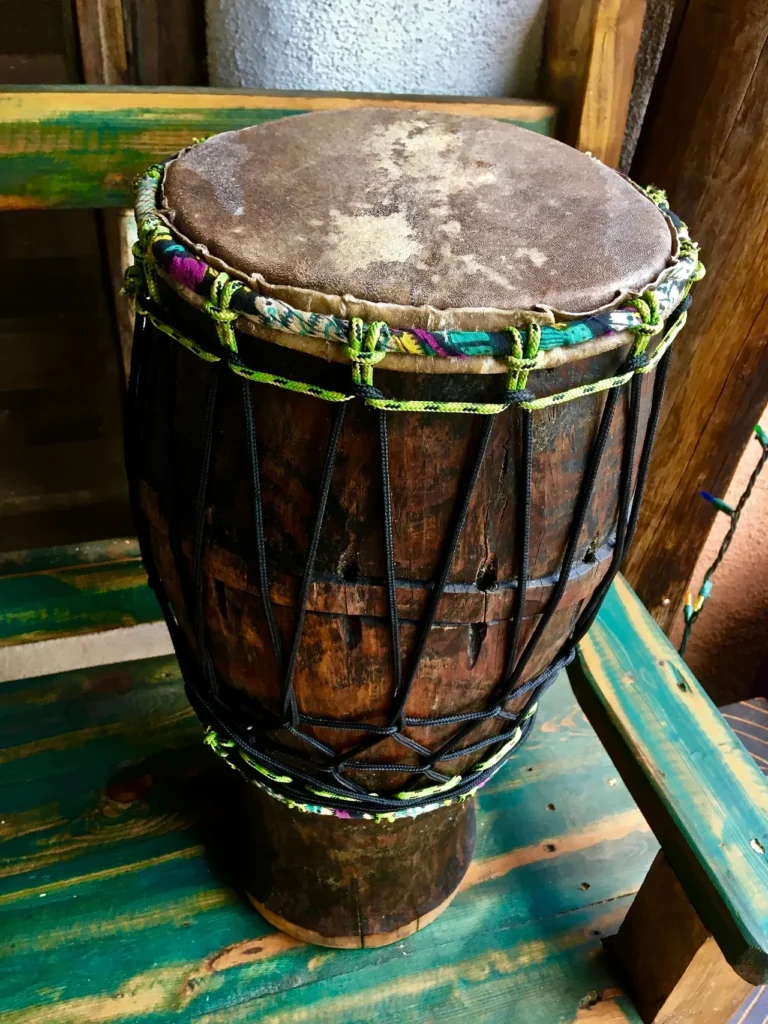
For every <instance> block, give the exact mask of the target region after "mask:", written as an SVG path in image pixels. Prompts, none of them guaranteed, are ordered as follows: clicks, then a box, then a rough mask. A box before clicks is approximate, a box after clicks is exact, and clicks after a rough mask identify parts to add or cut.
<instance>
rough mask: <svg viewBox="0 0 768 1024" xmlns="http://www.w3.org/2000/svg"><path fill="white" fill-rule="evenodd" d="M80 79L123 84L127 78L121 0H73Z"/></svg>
mask: <svg viewBox="0 0 768 1024" xmlns="http://www.w3.org/2000/svg"><path fill="white" fill-rule="evenodd" d="M75 11H76V15H77V17H76V21H77V32H78V38H79V40H80V59H81V62H82V67H83V81H85V82H89V83H96V82H99V83H101V84H103V85H126V84H127V83H128V82H129V81H130V74H129V70H128V50H127V47H126V39H125V27H124V23H123V3H122V0H75Z"/></svg>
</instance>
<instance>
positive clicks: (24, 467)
mask: <svg viewBox="0 0 768 1024" xmlns="http://www.w3.org/2000/svg"><path fill="white" fill-rule="evenodd" d="M79 80H80V67H79V63H78V54H77V44H76V34H75V30H74V26H73V22H72V9H71V6H70V3H69V0H40V2H37V3H34V4H29V3H23V2H18V0H9V2H6V3H3V4H0V81H2V82H5V83H19V84H28V83H31V82H35V83H40V82H50V83H56V84H59V85H63V84H66V83H73V82H78V81H79ZM2 187H3V186H2V181H1V180H0V191H2ZM104 283H105V281H104V276H103V263H102V260H101V257H100V254H99V232H98V225H97V221H96V218H95V216H94V214H93V213H92V212H90V211H82V210H56V211H33V212H30V211H25V210H22V211H13V212H7V211H6V212H2V213H0V551H9V550H14V549H16V548H24V547H31V546H50V545H52V544H65V543H69V542H73V541H78V540H86V539H89V540H95V539H99V538H102V537H110V536H115V535H119V534H121V533H125V532H127V531H128V530H131V529H132V527H131V523H130V517H129V514H128V503H127V496H126V489H125V478H124V473H123V467H122V456H121V434H122V422H121V415H120V390H119V389H120V382H119V378H118V373H117V367H116V363H115V353H114V348H113V337H112V321H111V312H110V307H109V302H108V299H107V296H106V292H105V288H104Z"/></svg>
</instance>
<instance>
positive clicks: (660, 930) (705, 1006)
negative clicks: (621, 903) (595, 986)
mask: <svg viewBox="0 0 768 1024" xmlns="http://www.w3.org/2000/svg"><path fill="white" fill-rule="evenodd" d="M605 946H606V948H607V950H608V952H609V954H610V956H611V959H612V960H613V961H614V963H615V964H616V966H617V968H618V970H619V972H620V975H621V977H622V980H623V981H624V982H625V983H626V985H627V988H628V990H629V993H630V995H631V996H632V1002H633V1003H634V1005H635V1008H636V1009H637V1010H638V1012H639V1013H640V1016H641V1017H642V1019H643V1021H644V1022H645V1024H685V1022H687V1021H696V1024H725V1021H728V1020H730V1019H731V1016H732V1015H733V1014H734V1013H735V1012H736V1010H738V1008H739V1007H740V1006H741V1004H742V1003H743V1002H744V999H745V998H746V997H747V995H748V994H749V992H750V990H751V988H752V986H751V985H750V984H749V982H748V981H744V979H743V978H740V977H739V975H738V974H737V973H736V972H735V971H734V970H733V968H732V967H731V966H730V965H729V964H728V963H727V961H726V959H725V957H724V956H723V954H722V953H721V952H720V948H719V947H718V945H717V943H716V942H715V940H714V938H713V937H712V936H711V935H710V933H709V932H708V931H707V929H706V928H705V927H704V925H703V924H702V923H701V921H700V919H699V916H698V914H697V913H696V911H695V910H694V909H693V906H692V905H691V901H690V900H689V899H688V897H687V896H686V895H685V892H684V891H683V887H682V886H681V885H680V883H679V881H678V880H677V878H676V877H675V875H674V872H673V871H672V869H671V868H670V866H669V864H668V863H667V861H666V858H665V857H664V854H663V853H658V854H657V855H656V859H655V860H654V862H653V864H652V865H651V870H650V871H649V872H648V876H647V878H646V879H645V881H644V882H643V884H642V885H641V886H640V890H639V892H638V893H637V896H635V899H634V901H633V903H632V906H631V907H630V908H629V912H628V913H627V916H626V917H625V918H624V920H623V921H622V923H621V926H620V928H619V931H618V933H617V934H616V935H615V936H613V937H612V938H610V939H606V940H605Z"/></svg>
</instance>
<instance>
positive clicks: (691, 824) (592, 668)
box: [571, 577, 768, 984]
mask: <svg viewBox="0 0 768 1024" xmlns="http://www.w3.org/2000/svg"><path fill="white" fill-rule="evenodd" d="M574 666H575V667H574V669H573V670H572V672H571V676H572V681H573V685H574V689H575V691H576V695H577V697H578V699H579V701H580V702H581V704H582V707H583V708H584V709H585V712H586V713H587V715H588V716H589V718H590V721H591V722H592V723H593V725H594V726H595V729H596V731H597V733H598V735H599V736H600V738H601V739H602V741H603V743H604V744H605V746H606V749H607V750H608V752H609V753H610V754H611V756H612V758H613V760H614V762H615V764H616V767H617V768H618V770H619V771H620V772H621V774H622V777H623V778H624V780H625V781H626V783H627V785H628V786H629V788H630V790H631V792H632V794H633V796H634V797H635V799H636V800H637V801H638V804H639V805H640V807H641V808H642V810H643V813H644V814H645V816H646V817H647V819H648V821H649V823H650V824H651V827H652V828H653V829H654V831H655V833H656V835H657V837H658V838H659V841H660V842H661V844H662V847H663V849H664V852H665V855H666V857H667V860H668V861H669V863H670V865H671V867H672V869H673V870H674V872H675V874H676V875H677V877H678V878H679V879H680V881H681V883H682V885H683V887H684V888H685V891H686V894H687V896H688V898H689V899H690V901H691V903H692V904H693V906H694V908H695V909H696V912H697V913H698V915H699V917H700V918H701V920H702V922H703V924H704V926H705V927H706V928H707V929H708V930H709V931H710V932H711V933H712V935H713V936H714V937H715V939H716V940H717V942H718V944H719V945H720V948H721V949H722V951H723V954H724V955H725V957H726V959H727V960H728V962H729V963H730V964H731V965H732V966H733V967H734V969H735V970H736V971H737V972H738V973H739V974H740V975H741V976H742V977H743V978H744V979H745V980H747V981H749V982H751V983H752V984H759V983H761V982H763V981H765V980H766V978H768V862H767V861H766V849H768V782H766V780H765V778H764V777H763V775H762V774H761V772H760V771H759V769H758V768H757V766H756V765H755V763H754V761H753V760H752V759H751V757H750V756H749V754H748V753H747V751H746V750H745V749H744V747H743V746H742V745H741V743H740V742H739V741H738V739H737V738H736V737H735V735H734V734H733V732H732V731H731V730H730V728H729V727H728V725H727V724H726V722H725V720H724V719H723V717H722V716H721V715H720V713H719V712H718V710H717V708H716V707H715V706H714V704H712V702H711V701H710V700H709V698H708V697H707V696H706V694H705V693H704V691H703V690H702V689H701V687H700V686H699V684H698V682H697V681H696V679H695V678H694V676H693V675H692V674H691V672H690V671H689V670H688V668H687V666H686V665H685V663H684V662H683V661H682V659H681V658H680V657H679V656H678V655H677V653H676V652H675V651H674V649H673V648H672V647H671V645H670V644H669V642H668V641H667V640H666V638H665V636H664V634H663V633H662V632H661V630H660V629H659V628H658V627H657V626H656V625H655V623H654V622H653V620H652V619H651V617H650V616H649V615H648V613H647V612H646V611H645V609H644V608H643V606H642V604H641V603H640V601H639V599H638V598H637V597H636V596H635V595H634V593H633V592H632V590H631V588H630V587H629V585H628V584H627V583H626V581H625V580H624V579H622V578H621V577H619V578H618V579H617V581H616V583H615V584H614V586H613V588H612V589H611V591H610V592H609V595H608V597H607V599H606V601H605V604H604V605H603V608H602V611H601V613H600V616H599V618H598V621H597V623H596V624H595V626H594V627H593V628H592V630H590V632H589V634H588V635H587V637H586V638H585V639H584V640H583V641H582V643H581V645H580V647H579V656H578V659H577V662H576V663H574Z"/></svg>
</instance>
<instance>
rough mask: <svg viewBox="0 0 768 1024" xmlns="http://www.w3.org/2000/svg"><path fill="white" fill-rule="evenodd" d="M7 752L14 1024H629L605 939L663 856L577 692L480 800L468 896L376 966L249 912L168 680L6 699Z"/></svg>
mask: <svg viewBox="0 0 768 1024" xmlns="http://www.w3.org/2000/svg"><path fill="white" fill-rule="evenodd" d="M0 736H1V739H2V748H3V751H2V755H1V756H0V784H1V785H2V794H3V795H2V815H0V821H1V822H2V824H0V837H1V838H2V840H3V843H2V847H0V1022H2V1024H85V1022H90V1021H93V1020H101V1021H104V1022H110V1021H113V1022H123V1021H125V1022H127V1021H130V1022H131V1024H192V1022H199V1021H203V1020H204V1021H206V1022H216V1024H225V1022H226V1024H251V1022H253V1021H255V1020H260V1021H261V1020H269V1021H276V1022H281V1024H288V1022H289V1021H290V1022H291V1024H295V1022H296V1021H313V1022H315V1021H317V1022H320V1024H347V1022H349V1021H352V1020H366V1021H381V1022H385V1021H392V1020H397V1021H402V1022H405V1024H417V1022H421V1021H424V1020H427V1019H434V1020H441V1019H442V1020H450V1021H451V1022H452V1024H453V1022H454V1021H457V1022H459V1024H475V1022H477V1021H478V1020H482V1021H483V1022H484V1024H509V1021H510V1012H511V1008H514V1013H515V1018H514V1019H520V1020H525V1021H526V1022H529V1024H552V1022H553V1021H564V1022H576V1021H578V1022H579V1024H585V1022H594V1021H598V1022H601V1024H607V1022H611V1024H619V1022H632V1024H638V1021H639V1018H638V1016H637V1014H636V1013H635V1011H634V1010H633V1008H632V1006H631V1003H630V1002H629V1000H628V999H627V998H626V996H625V995H624V994H623V993H622V991H621V988H620V985H619V983H618V982H617V980H616V978H615V976H614V975H613V974H612V973H611V970H610V967H609V964H608V961H607V959H606V958H605V956H604V955H603V954H602V952H601V949H600V940H601V937H602V936H603V935H605V934H609V933H611V932H612V931H615V930H616V928H617V927H618V925H619V923H620V921H621V919H622V918H623V916H624V913H625V911H626V908H627V905H628V902H629V899H630V897H629V896H627V894H628V893H632V892H634V891H635V890H636V889H637V887H638V886H639V884H640V882H641V880H642V878H643V876H644V874H645V872H646V870H647V868H648V866H649V864H650V862H651V860H652V858H653V856H654V854H655V851H656V844H655V842H654V840H653V838H652V836H651V835H650V833H649V832H648V830H647V828H646V826H645V824H644V822H643V820H642V817H641V816H640V815H639V814H638V812H637V810H636V808H635V807H634V805H633V804H632V801H631V799H630V798H629V797H628V795H627V792H626V790H625V789H624V787H623V786H622V784H621V783H620V782H618V783H617V781H616V778H615V773H614V770H613V768H612V766H611V764H610V761H609V760H608V759H607V757H606V756H605V754H604V753H603V752H602V750H601V748H600V745H599V743H597V742H596V739H595V736H594V733H593V731H592V730H591V728H590V727H589V725H588V724H587V722H586V721H585V720H584V718H583V716H582V714H581V713H580V712H579V710H578V708H577V707H576V706H575V703H574V701H573V698H572V696H571V694H570V692H569V690H568V687H567V684H566V683H565V680H564V679H563V680H561V681H559V682H558V683H557V684H556V685H555V687H554V688H553V689H552V690H550V692H549V693H548V694H547V697H546V699H545V703H544V707H543V714H542V718H541V722H540V728H539V729H538V731H537V733H536V734H535V736H534V737H532V738H531V741H530V743H529V744H528V745H527V746H526V748H525V750H524V751H523V752H521V754H520V755H519V756H518V757H516V758H515V759H514V760H513V761H512V762H511V763H510V764H509V765H508V766H507V767H506V768H505V769H504V771H503V772H501V773H500V775H498V776H497V777H496V778H495V779H494V780H493V781H492V782H491V783H489V784H488V786H486V787H485V788H484V789H483V791H482V793H481V796H480V800H479V815H478V849H477V859H476V860H475V862H474V864H473V865H472V868H471V870H470V875H469V876H468V877H467V879H466V880H465V885H464V886H463V888H462V891H461V892H460V893H459V895H458V896H457V897H456V899H455V900H454V901H453V903H452V904H451V906H450V907H449V908H448V909H447V910H446V912H445V913H444V914H443V915H442V916H441V917H440V918H439V919H438V920H437V921H435V922H434V923H433V924H432V925H430V927H429V929H427V930H425V931H423V932H419V933H417V934H416V935H413V936H411V937H409V938H407V939H405V940H404V941H403V942H401V943H397V944H395V945H393V946H388V947H385V948H383V949H372V950H365V949H363V950H348V951H347V950H318V949H317V948H315V947H311V946H307V945H303V944H301V943H300V942H297V941H296V940H293V939H290V938H288V937H286V936H283V935H280V934H278V933H276V932H275V931H274V930H273V929H272V928H271V927H270V926H269V925H267V924H266V923H265V922H264V921H263V920H262V919H261V918H260V917H259V916H258V915H257V914H256V912H255V911H254V910H253V909H252V908H251V907H250V906H249V904H248V903H247V901H246V899H245V897H244V895H243V893H242V890H241V888H240V882H239V878H238V875H237V872H236V865H235V861H236V858H235V857H233V854H234V853H235V852H236V851H237V849H238V844H239V839H238V835H237V831H236V829H235V824H236V816H235V815H234V814H233V813H232V805H231V802H230V797H231V794H232V790H231V788H230V786H231V781H232V773H231V772H229V771H227V770H226V768H225V767H224V766H223V765H221V764H220V763H219V762H218V761H217V760H216V759H215V758H214V756H213V755H212V754H210V753H209V752H208V751H207V750H206V749H205V748H204V747H203V746H202V744H201V742H200V738H201V737H200V728H199V726H198V724H197V723H196V721H195V720H194V718H193V717H192V715H191V714H190V712H189V710H188V708H187V704H186V699H185V697H184V694H183V691H182V688H181V684H180V680H179V677H178V670H177V668H176V664H175V661H174V660H173V659H155V660H152V661H149V662H143V663H132V664H128V665H121V666H109V667H106V668H101V669H89V670H86V671H82V672H75V673H70V674H67V675H64V676H48V677H46V678H43V679H38V680H29V681H27V682H25V683H7V684H4V685H3V686H2V688H0ZM550 805H552V809H549V806H550Z"/></svg>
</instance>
